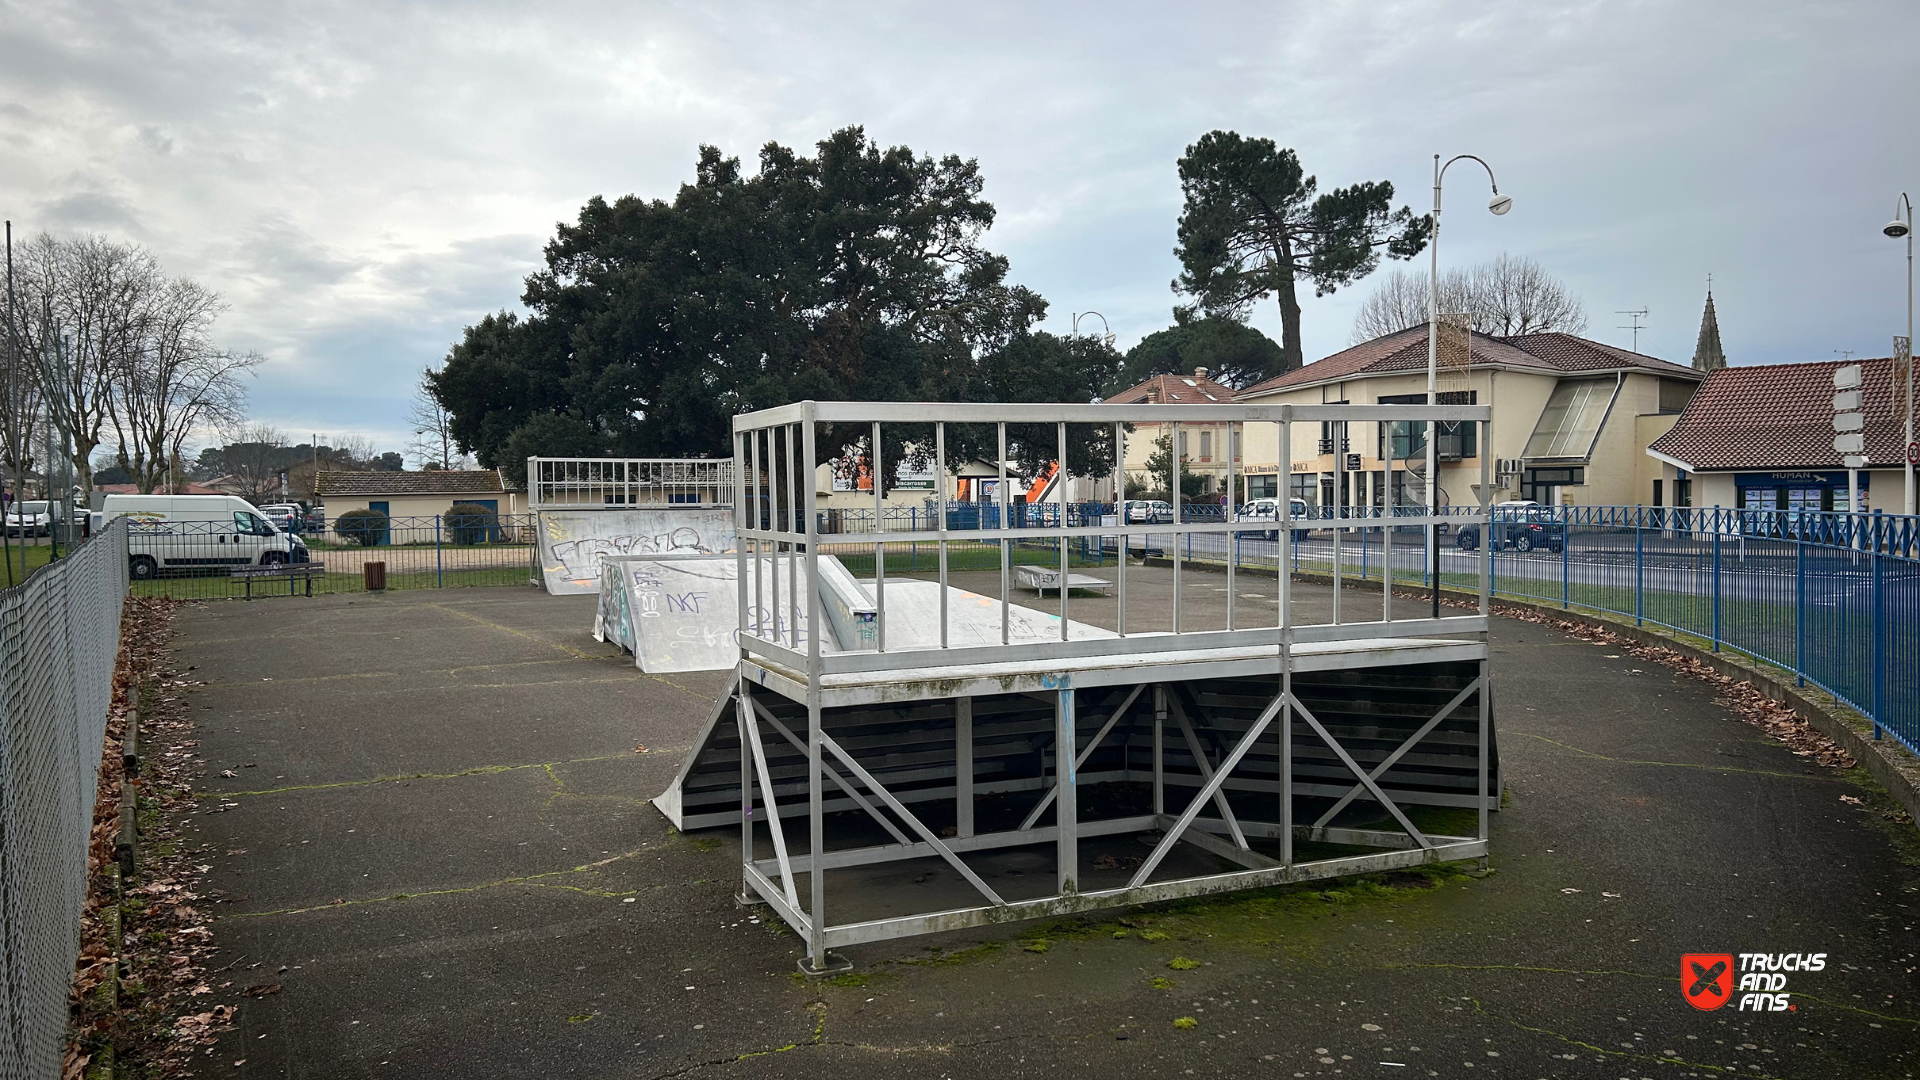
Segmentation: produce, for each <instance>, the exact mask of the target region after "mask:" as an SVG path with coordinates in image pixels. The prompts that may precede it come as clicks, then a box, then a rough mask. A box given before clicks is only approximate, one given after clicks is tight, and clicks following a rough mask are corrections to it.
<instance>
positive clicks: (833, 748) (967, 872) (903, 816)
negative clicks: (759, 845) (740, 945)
mask: <svg viewBox="0 0 1920 1080" xmlns="http://www.w3.org/2000/svg"><path fill="white" fill-rule="evenodd" d="M819 734H820V745H821V746H824V747H826V748H827V750H828V752H830V753H832V754H833V756H834V757H837V758H839V759H840V763H841V764H842V765H845V766H846V767H847V771H848V772H851V773H852V774H853V775H854V776H856V777H858V778H859V780H860V782H861V783H863V784H865V785H867V790H868V791H871V792H873V793H874V794H875V795H877V796H879V798H880V801H881V802H884V803H886V804H887V809H889V810H892V811H893V812H894V813H896V814H899V815H900V820H902V821H904V822H906V823H907V827H908V828H911V829H912V830H913V831H914V832H917V833H919V834H920V839H922V840H924V841H926V842H927V845H928V846H929V847H931V848H933V850H934V852H935V854H937V855H939V856H940V857H941V858H943V859H945V860H947V865H949V866H951V867H953V868H954V869H955V870H958V871H960V876H961V877H964V878H966V879H967V883H968V884H970V885H972V886H973V887H974V888H976V889H978V890H980V894H981V895H982V896H985V897H986V898H987V899H988V900H990V901H992V902H993V906H994V907H1006V906H1007V902H1006V901H1005V900H1002V899H1001V898H1000V894H999V893H997V892H994V891H993V887H992V886H991V885H988V884H987V883H986V882H985V881H982V880H981V879H980V875H979V874H976V873H974V872H973V868H972V867H970V866H968V865H967V864H966V863H964V862H962V861H961V860H960V856H958V855H955V854H954V853H953V849H952V848H950V847H948V846H947V845H946V844H944V843H942V842H941V840H940V838H939V837H938V836H935V835H934V834H933V830H932V829H929V828H927V826H926V823H925V822H923V821H921V820H920V819H919V818H917V817H915V816H914V815H913V812H912V811H911V810H908V809H907V808H906V806H905V805H903V804H902V803H901V802H900V800H899V799H896V798H894V797H893V792H891V791H888V790H887V789H886V786H885V785H884V784H882V783H880V781H878V780H875V779H874V778H873V774H872V773H870V772H868V771H867V770H866V769H864V768H862V767H861V765H860V763H859V762H858V761H855V760H853V755H851V754H849V753H847V752H846V751H845V750H842V749H840V744H839V743H837V742H834V741H833V737H832V736H831V735H828V734H827V733H826V732H824V731H822V732H820V733H819ZM815 857H816V858H817V857H818V853H816V856H815Z"/></svg>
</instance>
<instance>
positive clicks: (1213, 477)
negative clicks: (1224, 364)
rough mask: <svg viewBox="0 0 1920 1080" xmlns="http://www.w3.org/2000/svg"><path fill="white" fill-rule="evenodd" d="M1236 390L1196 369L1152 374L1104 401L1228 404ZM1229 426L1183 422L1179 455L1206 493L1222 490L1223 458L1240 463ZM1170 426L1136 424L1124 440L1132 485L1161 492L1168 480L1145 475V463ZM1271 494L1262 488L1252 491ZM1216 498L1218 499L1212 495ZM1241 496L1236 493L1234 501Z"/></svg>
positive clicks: (1237, 437) (1225, 469)
mask: <svg viewBox="0 0 1920 1080" xmlns="http://www.w3.org/2000/svg"><path fill="white" fill-rule="evenodd" d="M1233 395H1234V389H1233V387H1231V386H1228V385H1226V384H1224V383H1219V382H1215V381H1214V380H1213V379H1211V378H1208V376H1207V369H1206V368H1203V367H1197V368H1194V369H1193V374H1191V375H1155V376H1154V377H1153V378H1151V379H1148V380H1146V381H1145V382H1142V383H1139V384H1137V385H1134V386H1130V387H1128V388H1127V389H1125V390H1122V391H1120V392H1119V393H1117V394H1115V395H1113V396H1112V397H1109V398H1107V399H1106V402H1105V403H1106V404H1108V405H1138V404H1148V405H1231V404H1233ZM1230 426H1231V425H1228V424H1200V423H1193V424H1184V423H1183V424H1181V425H1180V444H1181V450H1180V453H1181V456H1182V457H1183V458H1185V459H1186V468H1187V471H1188V472H1190V473H1194V474H1197V475H1199V476H1200V477H1202V478H1203V482H1204V483H1205V484H1206V485H1207V490H1208V491H1209V492H1219V491H1224V490H1226V483H1227V473H1228V471H1229V470H1228V467H1227V457H1228V454H1229V452H1231V453H1232V455H1233V456H1234V459H1235V460H1236V461H1238V459H1239V452H1240V432H1239V431H1238V430H1233V431H1229V430H1228V428H1229V427H1230ZM1172 436H1173V425H1172V424H1170V423H1159V424H1135V425H1134V430H1133V434H1132V435H1130V436H1128V437H1127V460H1126V471H1127V475H1128V476H1130V477H1132V478H1133V481H1134V482H1137V483H1139V484H1143V485H1145V487H1146V488H1147V489H1149V490H1154V491H1159V490H1164V489H1165V488H1166V486H1167V481H1168V479H1169V478H1168V477H1165V476H1149V475H1148V470H1147V459H1148V458H1149V457H1152V456H1153V453H1154V450H1155V447H1156V444H1157V443H1158V442H1159V441H1160V440H1161V439H1162V438H1168V439H1171V438H1172ZM1258 494H1267V495H1271V494H1272V492H1271V491H1266V490H1265V489H1264V488H1263V489H1261V491H1259V492H1258V493H1256V496H1255V497H1258ZM1215 497H1216V498H1217V497H1218V496H1215ZM1239 497H1244V493H1237V494H1236V498H1239Z"/></svg>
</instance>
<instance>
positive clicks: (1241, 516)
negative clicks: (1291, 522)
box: [1233, 499, 1311, 540]
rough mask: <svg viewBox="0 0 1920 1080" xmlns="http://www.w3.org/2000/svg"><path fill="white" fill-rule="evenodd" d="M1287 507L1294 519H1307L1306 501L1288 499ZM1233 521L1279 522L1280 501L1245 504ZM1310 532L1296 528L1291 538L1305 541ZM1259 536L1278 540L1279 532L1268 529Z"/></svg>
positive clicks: (1262, 500)
mask: <svg viewBox="0 0 1920 1080" xmlns="http://www.w3.org/2000/svg"><path fill="white" fill-rule="evenodd" d="M1287 505H1288V513H1289V514H1290V515H1291V516H1292V517H1294V518H1295V519H1302V518H1305V517H1307V514H1308V511H1307V500H1305V499H1288V500H1287ZM1233 520H1235V521H1279V520H1280V500H1279V499H1255V500H1253V501H1252V502H1250V503H1247V504H1246V505H1245V506H1242V507H1241V508H1240V511H1239V513H1237V514H1235V515H1234V516H1233ZM1310 531H1311V530H1308V529H1299V528H1296V529H1294V530H1293V538H1294V539H1295V540H1305V539H1306V538H1307V534H1308V532H1310ZM1261 535H1262V536H1264V537H1266V538H1267V539H1268V540H1278V539H1279V538H1280V530H1278V529H1268V530H1267V531H1266V532H1264V533H1262V534H1261Z"/></svg>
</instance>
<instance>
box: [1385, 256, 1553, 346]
mask: <svg viewBox="0 0 1920 1080" xmlns="http://www.w3.org/2000/svg"><path fill="white" fill-rule="evenodd" d="M1440 310H1441V311H1442V312H1466V313H1468V314H1470V315H1472V316H1473V329H1474V330H1476V331H1478V332H1479V333H1482V334H1488V335H1491V336H1493V337H1514V336H1516V335H1519V334H1541V333H1548V332H1559V333H1565V334H1578V333H1580V332H1582V331H1584V330H1585V329H1586V328H1587V315H1586V310H1585V308H1584V307H1583V306H1582V305H1581V303H1580V299H1579V297H1577V296H1575V295H1573V293H1572V291H1570V290H1569V289H1568V288H1567V287H1566V286H1565V285H1564V284H1562V283H1560V282H1559V281H1556V280H1555V279H1554V278H1553V277H1552V276H1551V275H1550V274H1548V273H1547V272H1546V270H1545V269H1544V268H1543V267H1541V265H1540V264H1539V263H1537V262H1535V261H1533V260H1532V259H1528V258H1524V257H1516V256H1512V255H1505V254H1502V255H1500V256H1499V257H1497V258H1494V259H1492V260H1490V261H1488V262H1484V263H1479V264H1477V265H1475V266H1472V267H1469V268H1467V269H1464V270H1450V271H1448V272H1446V273H1444V274H1442V275H1440ZM1426 321H1427V275H1425V274H1422V273H1412V272H1409V271H1406V270H1401V269H1395V270H1394V271H1393V272H1392V273H1390V274H1388V275H1387V276H1386V277H1385V278H1383V279H1381V281H1380V283H1379V284H1378V285H1376V286H1374V289H1373V292H1372V293H1370V294H1368V296H1367V299H1366V302H1365V303H1363V304H1361V305H1360V312H1359V314H1358V315H1356V316H1355V317H1354V321H1353V342H1354V344H1356V345H1357V344H1359V343H1360V342H1362V341H1371V340H1373V339H1374V338H1377V337H1384V336H1385V335H1387V334H1393V333H1398V332H1399V331H1401V330H1405V329H1408V328H1409V327H1414V326H1419V325H1421V324H1423V323H1425V322H1426Z"/></svg>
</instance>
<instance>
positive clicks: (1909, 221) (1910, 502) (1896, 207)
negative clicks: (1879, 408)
mask: <svg viewBox="0 0 1920 1080" xmlns="http://www.w3.org/2000/svg"><path fill="white" fill-rule="evenodd" d="M1903 209H1904V210H1905V211H1906V215H1907V216H1906V217H1904V218H1902V217H1901V216H1900V213H1901V211H1902V210H1903ZM1880 231H1881V232H1883V233H1886V234H1887V235H1888V236H1891V237H1893V238H1894V239H1895V240H1901V239H1904V240H1906V242H1907V385H1906V387H1905V390H1906V395H1907V438H1906V445H1904V446H1902V447H1901V448H1900V456H1901V458H1902V459H1903V460H1904V461H1905V462H1906V466H1905V468H1906V471H1907V491H1906V498H1905V499H1904V500H1903V502H1902V507H1901V512H1902V513H1904V514H1906V515H1907V516H1909V517H1911V516H1913V513H1914V490H1913V200H1912V199H1910V198H1908V197H1907V193H1906V192H1904V191H1903V192H1901V193H1900V201H1898V202H1896V203H1894V204H1893V220H1892V221H1890V222H1888V223H1887V227H1886V228H1884V229H1881V230H1880ZM1894 366H1895V369H1896V374H1897V373H1898V367H1899V361H1898V360H1897V359H1896V360H1895V363H1894Z"/></svg>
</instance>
